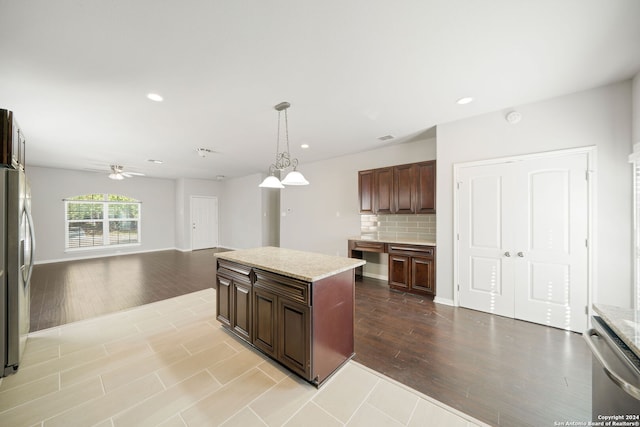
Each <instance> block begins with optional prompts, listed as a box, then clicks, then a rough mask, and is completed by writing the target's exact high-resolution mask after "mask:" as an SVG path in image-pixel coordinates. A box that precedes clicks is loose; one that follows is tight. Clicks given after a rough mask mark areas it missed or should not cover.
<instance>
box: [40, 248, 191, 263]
mask: <svg viewBox="0 0 640 427" xmlns="http://www.w3.org/2000/svg"><path fill="white" fill-rule="evenodd" d="M161 251H180V252H191V249H189V250H188V251H184V250H182V249H178V248H162V249H150V250H146V251H126V252H122V251H120V252H116V253H113V252H111V253H102V254H97V253H95V252H92V254H91V255H86V256H75V257H69V258H60V259H47V260H42V261H35V262H34V263H33V264H34V265H39V264H52V263H54V262H65V261H79V260H83V259H93V258H107V257H112V256H120V255H134V254H143V253H147V252H161Z"/></svg>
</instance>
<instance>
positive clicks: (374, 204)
mask: <svg viewBox="0 0 640 427" xmlns="http://www.w3.org/2000/svg"><path fill="white" fill-rule="evenodd" d="M358 197H359V201H360V213H363V214H366V213H369V214H416V213H420V214H424V213H435V212H436V161H435V160H430V161H427V162H420V163H411V164H407V165H398V166H390V167H386V168H379V169H369V170H365V171H360V172H358Z"/></svg>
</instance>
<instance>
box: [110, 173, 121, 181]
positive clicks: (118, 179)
mask: <svg viewBox="0 0 640 427" xmlns="http://www.w3.org/2000/svg"><path fill="white" fill-rule="evenodd" d="M109 178H110V179H115V180H116V181H120V180H123V179H124V176H122V175H121V174H119V173H110V174H109Z"/></svg>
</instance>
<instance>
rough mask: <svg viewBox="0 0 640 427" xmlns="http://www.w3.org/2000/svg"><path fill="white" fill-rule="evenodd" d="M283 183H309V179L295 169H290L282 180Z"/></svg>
mask: <svg viewBox="0 0 640 427" xmlns="http://www.w3.org/2000/svg"><path fill="white" fill-rule="evenodd" d="M282 183H283V184H284V185H309V181H307V180H306V179H305V177H304V176H302V174H301V173H300V172H298V171H297V170H292V171H291V172H289V173H288V174H287V176H285V177H284V179H283V180H282Z"/></svg>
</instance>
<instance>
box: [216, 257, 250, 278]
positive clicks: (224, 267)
mask: <svg viewBox="0 0 640 427" xmlns="http://www.w3.org/2000/svg"><path fill="white" fill-rule="evenodd" d="M217 274H219V275H222V276H225V277H227V278H229V279H234V280H240V281H243V282H248V283H250V282H251V281H252V280H251V275H252V274H253V273H252V271H251V268H249V267H245V266H244V265H240V264H236V263H235V262H230V261H225V260H223V259H218V268H217Z"/></svg>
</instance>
